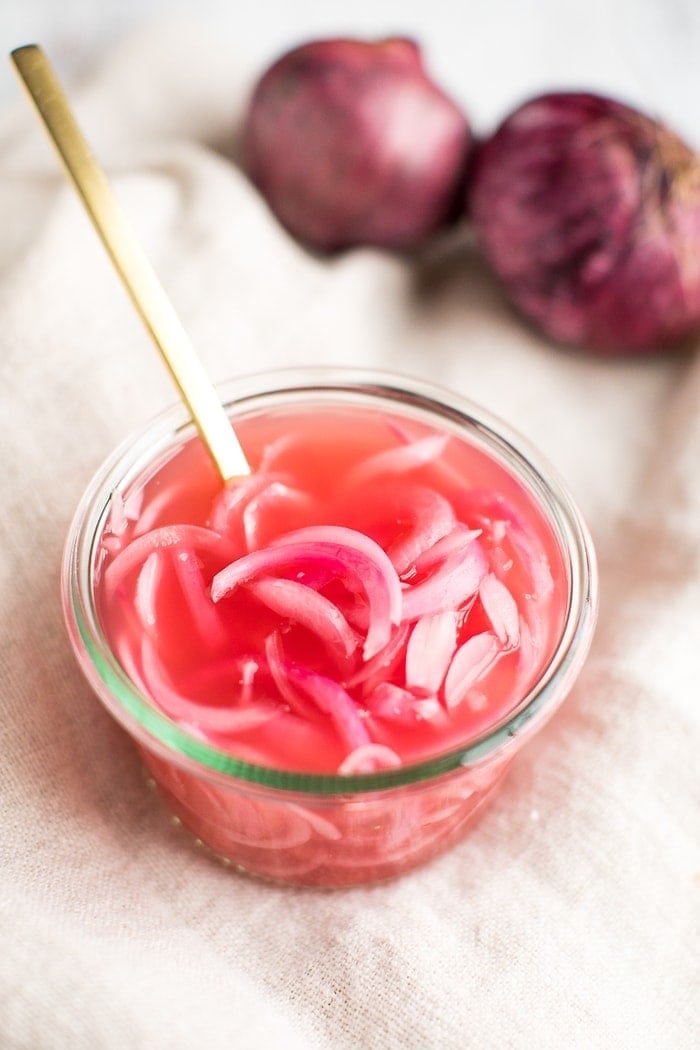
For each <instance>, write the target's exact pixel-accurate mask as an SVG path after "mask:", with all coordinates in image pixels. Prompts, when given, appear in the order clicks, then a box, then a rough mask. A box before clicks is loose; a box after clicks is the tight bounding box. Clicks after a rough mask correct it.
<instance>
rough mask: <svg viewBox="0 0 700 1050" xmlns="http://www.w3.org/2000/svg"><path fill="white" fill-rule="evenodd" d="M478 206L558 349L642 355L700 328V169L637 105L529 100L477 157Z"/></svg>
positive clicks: (498, 252) (474, 205)
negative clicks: (573, 347) (570, 346)
mask: <svg viewBox="0 0 700 1050" xmlns="http://www.w3.org/2000/svg"><path fill="white" fill-rule="evenodd" d="M470 210H471V214H472V218H473V221H474V225H475V229H476V233H477V237H478V240H479V242H480V244H481V247H482V249H483V251H484V253H485V255H486V257H487V259H488V261H489V263H490V265H491V266H492V267H493V269H494V270H495V272H496V273H497V274H498V276H499V277H500V278H501V280H502V281H503V283H504V285H505V288H506V290H507V292H508V294H509V295H510V297H511V299H512V300H513V302H514V303H515V304H516V305H517V306H518V307H519V309H520V310H522V312H523V313H524V314H526V315H527V316H528V317H529V318H530V319H531V320H532V321H534V322H535V323H536V324H537V325H539V326H540V327H541V328H542V329H543V330H544V331H545V332H547V333H548V334H549V335H551V336H553V337H554V338H555V339H558V340H561V341H563V342H565V343H570V344H573V345H579V346H587V347H589V348H591V349H595V350H600V351H613V352H615V351H621V352H622V351H626V352H634V351H645V350H652V349H655V348H658V347H661V346H663V345H666V344H669V343H671V342H673V341H675V340H677V339H679V338H681V337H682V336H684V335H686V334H688V333H689V332H690V331H691V330H693V329H694V328H695V327H696V326H698V325H699V324H700V250H699V248H698V245H699V244H700V162H699V159H698V157H697V156H696V155H694V154H693V153H692V151H691V150H690V149H689V148H688V147H687V146H686V145H685V144H684V143H683V142H682V141H681V140H680V139H679V138H678V136H677V135H675V134H674V133H673V132H672V131H670V130H669V129H668V128H666V127H664V126H663V125H662V124H659V123H657V122H656V121H654V120H651V119H650V118H649V117H646V116H644V115H643V114H642V113H639V112H637V111H636V110H634V109H631V108H630V107H628V106H625V105H622V104H621V103H619V102H615V101H613V100H611V99H607V98H603V97H600V96H597V95H590V94H574V93H562V94H550V95H543V96H542V97H540V98H536V99H534V100H532V101H530V102H527V103H525V105H523V106H521V107H520V108H519V109H518V110H516V111H515V112H514V113H513V114H511V115H510V116H509V117H508V118H507V119H506V120H505V121H504V122H503V124H501V126H500V128H499V129H498V130H497V131H496V133H495V134H494V135H493V137H492V138H490V139H489V140H488V141H487V142H485V143H484V145H483V146H482V147H481V148H480V150H479V154H478V156H477V158H476V161H475V164H474V170H473V172H472V176H471V185H470Z"/></svg>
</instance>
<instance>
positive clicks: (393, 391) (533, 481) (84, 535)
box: [61, 368, 597, 796]
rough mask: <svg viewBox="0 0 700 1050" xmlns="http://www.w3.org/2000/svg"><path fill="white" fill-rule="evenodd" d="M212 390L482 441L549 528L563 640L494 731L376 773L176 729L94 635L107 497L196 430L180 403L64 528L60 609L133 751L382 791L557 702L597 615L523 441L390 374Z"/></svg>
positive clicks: (554, 486) (463, 757)
mask: <svg viewBox="0 0 700 1050" xmlns="http://www.w3.org/2000/svg"><path fill="white" fill-rule="evenodd" d="M217 391H218V393H219V395H220V396H221V398H222V400H223V401H224V404H225V406H226V408H227V411H229V412H230V413H231V415H232V417H233V418H234V419H235V417H236V415H240V414H241V413H244V412H248V411H249V410H253V409H254V408H255V407H256V406H258V405H260V404H265V403H267V407H272V406H270V404H269V403H270V401H274V402H275V404H274V407H275V408H279V407H280V406H279V399H280V398H287V401H286V402H285V404H287V403H289V401H290V399H291V401H292V402H294V400H296V401H297V402H298V403H303V402H304V401H308V400H309V398H313V397H315V398H322V397H323V396H324V395H325V397H326V399H327V398H328V397H329V396H330V395H338V396H341V397H343V398H346V399H347V398H349V399H352V398H353V397H355V398H356V399H357V401H358V403H360V402H362V403H364V404H366V400H367V398H369V399H370V400H373V401H374V402H375V404H376V406H377V407H380V406H382V407H384V408H385V409H386V408H388V406H389V405H392V404H393V406H394V408H395V409H396V411H397V412H403V413H404V414H406V409H407V407H408V406H412V407H413V409H414V410H415V411H420V412H422V413H423V414H424V416H425V418H427V419H431V420H432V422H433V424H434V425H438V424H441V425H442V426H443V427H444V426H445V425H450V424H451V425H453V426H454V427H455V428H461V429H462V431H464V432H463V433H462V435H461V436H462V438H463V439H468V440H470V441H472V442H473V443H477V444H481V446H482V447H483V448H485V450H486V451H487V452H488V453H489V454H490V455H491V456H492V458H496V459H497V460H499V461H500V462H501V464H502V465H504V464H505V465H506V469H509V470H510V472H511V473H512V474H514V475H515V477H516V478H517V480H518V481H519V482H520V483H521V484H523V485H524V486H525V488H526V489H527V490H528V492H529V493H530V495H531V496H532V497H533V498H534V499H535V502H536V504H537V506H538V507H539V509H540V511H541V513H542V514H543V516H544V517H545V519H546V520H547V522H548V524H549V525H550V527H552V529H553V531H554V533H555V535H556V537H557V541H558V543H559V545H560V549H561V554H562V557H563V560H564V561H565V563H566V568H567V571H568V574H569V580H568V600H567V607H566V612H565V616H564V623H563V626H562V630H561V636H560V638H559V641H558V643H557V645H556V647H555V649H554V652H553V653H552V654H551V656H550V659H549V660H548V662H547V664H546V666H545V667H544V668H543V669H542V671H541V673H540V674H539V676H538V678H537V681H536V682H534V683H533V685H532V687H531V688H530V689H529V691H528V692H527V693H526V695H525V696H524V697H523V698H522V700H521V701H520V703H519V704H517V705H516V707H515V708H514V710H513V711H511V712H510V713H509V714H508V715H507V716H505V717H504V718H503V719H502V720H500V721H499V722H497V723H496V725H494V726H491V727H489V728H488V729H486V730H484V731H483V732H482V733H480V734H479V735H478V736H476V737H474V738H472V739H470V740H468V741H467V742H466V743H464V744H462V745H460V746H458V747H452V748H450V749H449V750H447V751H445V752H441V753H438V754H436V755H434V756H431V757H430V758H428V759H424V760H422V761H420V762H417V763H411V764H406V765H401V766H400V767H397V768H394V769H388V770H382V771H379V772H375V773H357V774H322V773H304V772H299V771H294V770H284V769H279V768H274V767H269V766H259V765H255V764H253V763H249V762H244V761H242V760H240V759H237V758H236V757H235V756H234V755H232V754H230V753H229V752H226V751H223V750H222V749H220V748H217V747H216V746H215V745H213V744H209V743H207V742H205V741H203V740H201V739H199V738H197V737H196V736H194V735H193V734H191V733H189V732H188V731H187V730H186V729H185V728H183V727H182V726H180V725H177V724H176V723H175V722H173V721H172V720H171V719H170V718H168V716H167V715H165V714H164V713H163V712H161V711H160V710H159V709H158V708H157V707H156V706H155V704H154V703H153V702H152V701H151V700H149V698H148V697H147V696H145V695H144V694H143V693H141V692H140V691H139V689H138V688H137V686H136V685H135V684H134V683H133V682H131V680H130V679H129V677H128V675H127V674H126V672H125V671H124V669H123V668H122V667H121V665H120V664H119V662H118V661H117V659H116V656H115V655H114V653H113V652H112V649H111V647H110V644H109V642H108V640H107V637H106V635H105V633H104V631H103V630H102V627H101V624H100V621H99V617H98V614H97V609H96V604H95V600H94V588H93V582H94V562H95V552H96V547H97V543H98V542H99V539H100V537H101V534H102V529H103V528H104V523H105V519H106V515H107V511H108V508H109V505H110V501H111V498H112V493H113V492H114V491H115V489H117V488H118V487H119V486H120V485H123V484H124V483H125V481H127V479H128V480H133V479H135V478H136V477H138V476H140V475H141V474H142V473H143V471H144V469H145V468H146V467H147V466H148V464H149V463H151V462H153V461H154V459H155V458H157V456H158V455H159V453H161V452H162V451H164V450H166V449H168V448H174V447H176V446H179V445H180V444H182V443H183V442H184V441H185V440H187V439H188V438H189V437H190V436H193V435H194V434H195V429H194V425H193V423H192V422H191V420H190V419H189V417H188V415H187V412H186V409H185V408H184V406H182V405H179V404H176V405H173V406H171V407H170V408H168V409H166V410H165V411H164V412H162V413H160V414H159V415H158V416H156V417H155V418H154V419H152V420H151V421H150V422H149V423H147V424H146V425H145V426H144V427H143V428H141V429H140V430H139V431H138V432H137V433H135V434H132V435H131V436H130V437H128V438H127V439H126V440H125V441H124V442H122V443H121V444H120V445H119V446H118V447H117V448H116V449H115V450H114V452H113V453H112V455H111V456H110V457H108V459H107V460H105V462H104V463H103V464H102V466H101V467H100V468H99V469H98V471H97V472H96V473H95V475H94V476H93V478H92V480H91V481H90V483H89V484H88V487H87V489H86V490H85V492H84V494H83V497H82V499H81V501H80V503H79V504H78V507H77V509H76V512H75V515H74V517H73V520H72V523H71V525H70V527H69V530H68V535H67V539H66V545H65V550H64V556H63V564H62V573H61V588H62V600H63V612H64V618H65V622H66V626H67V629H68V634H69V637H70V640H71V643H72V646H73V649H74V652H75V655H76V657H77V659H78V663H79V665H80V667H81V669H82V671H83V674H84V675H85V677H86V678H87V680H88V682H89V683H90V685H91V686H92V688H93V690H94V691H95V692H96V693H97V695H98V697H99V699H100V700H101V701H102V702H103V704H104V705H105V706H106V707H107V709H108V710H109V711H110V713H111V714H112V716H113V717H114V718H115V719H116V720H117V721H118V722H120V723H121V724H122V725H123V726H124V727H125V728H126V729H127V731H128V732H129V733H130V734H131V735H132V737H134V738H135V739H136V740H137V741H138V742H139V743H140V744H142V745H143V746H145V747H148V748H149V749H150V750H152V751H155V752H157V753H159V754H160V755H161V756H162V757H165V758H167V759H169V760H170V761H176V762H177V763H178V764H179V765H181V766H183V767H186V768H189V769H191V770H193V771H198V772H199V773H200V775H201V774H205V775H207V776H208V777H210V778H211V779H215V780H216V779H221V780H223V782H230V780H231V779H235V780H236V781H239V782H240V781H244V782H247V783H249V784H250V786H251V787H252V786H254V785H256V784H257V785H260V786H264V787H268V788H277V789H280V790H285V791H293V792H299V793H301V794H310V793H311V794H316V795H322V796H338V795H348V794H357V793H358V792H372V791H380V790H386V789H389V788H393V787H398V786H401V785H407V784H412V783H417V782H420V781H426V780H432V779H434V778H436V777H439V776H442V775H444V774H447V773H450V772H452V771H454V770H457V769H459V768H461V767H464V766H470V765H473V764H476V763H478V762H481V761H482V760H484V759H485V758H486V757H487V756H489V755H491V754H493V753H494V752H496V751H498V750H500V749H501V748H502V747H503V745H505V744H507V743H508V741H511V740H512V739H513V738H514V737H515V736H517V735H519V734H520V733H521V732H522V731H523V730H524V729H525V727H526V726H527V725H528V724H529V723H532V722H533V720H534V719H535V718H536V716H538V715H542V714H543V713H545V712H546V711H547V710H548V709H549V707H550V706H553V704H554V701H555V700H556V699H557V697H559V696H561V698H563V696H564V695H565V693H566V691H568V684H569V683H570V682H571V681H572V680H573V678H574V677H575V676H576V674H577V673H578V671H579V670H580V668H581V666H582V664H583V661H584V659H585V657H586V655H587V653H588V650H589V648H590V643H591V639H592V634H593V629H594V626H595V620H596V614H597V568H596V561H595V553H594V550H593V544H592V541H591V538H590V535H589V532H588V529H587V527H586V525H585V522H584V520H583V518H582V515H581V513H580V511H579V509H578V507H577V505H576V503H575V501H574V500H573V498H572V496H571V494H570V493H569V491H568V488H567V487H566V485H565V484H564V482H563V481H562V480H561V479H560V478H559V477H558V475H557V474H556V472H555V471H554V470H553V468H552V467H551V466H550V465H549V464H548V463H547V462H546V461H545V459H544V458H543V457H542V456H541V455H540V454H539V453H538V452H536V451H535V450H534V449H533V448H532V447H531V446H530V445H529V443H528V442H527V441H526V440H525V439H524V438H522V436H521V435H519V434H517V433H516V432H515V431H514V430H513V429H512V428H511V427H509V426H508V425H507V424H505V423H503V422H502V421H501V420H500V419H498V418H497V417H496V416H495V415H493V414H492V413H490V412H489V411H487V410H486V409H483V408H481V406H478V405H477V404H475V403H473V402H471V401H470V400H468V399H466V398H463V397H461V396H459V395H456V394H453V393H452V392H451V391H448V390H447V389H444V388H442V387H439V386H437V385H434V384H432V383H427V382H424V381H422V380H418V379H413V378H409V377H406V376H403V375H399V374H396V373H392V372H384V371H374V370H368V369H352V368H296V369H289V370H285V371H282V372H280V371H274V372H272V371H270V372H259V373H255V374H253V375H248V376H244V377H239V378H236V379H235V380H229V381H227V382H225V383H222V384H220V385H219V386H218V387H217Z"/></svg>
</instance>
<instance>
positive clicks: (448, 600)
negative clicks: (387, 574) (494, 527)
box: [401, 540, 488, 621]
mask: <svg viewBox="0 0 700 1050" xmlns="http://www.w3.org/2000/svg"><path fill="white" fill-rule="evenodd" d="M487 571H488V564H487V561H486V556H485V554H484V552H483V549H482V547H481V545H480V543H479V541H478V540H472V542H471V543H470V544H469V545H468V546H467V547H466V548H465V549H464V550H463V551H459V552H457V553H455V554H451V555H450V556H449V557H448V558H446V559H445V561H444V562H443V563H442V564H441V565H440V566H439V567H438V568H437V569H436V570H435V572H434V573H433V574H432V576H428V578H427V579H425V580H423V581H422V582H421V583H417V584H415V585H414V586H412V587H407V588H406V589H405V590H404V592H403V605H402V610H401V619H402V620H403V621H410V620H418V619H419V618H420V617H422V616H433V615H435V613H440V612H445V611H447V610H449V609H458V608H459V607H460V606H461V605H463V604H464V603H465V602H466V601H468V600H469V598H471V597H472V596H473V595H474V594H476V592H477V591H478V589H479V585H480V583H481V581H482V580H483V578H484V576H485V575H486V573H487Z"/></svg>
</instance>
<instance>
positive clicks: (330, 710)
mask: <svg viewBox="0 0 700 1050" xmlns="http://www.w3.org/2000/svg"><path fill="white" fill-rule="evenodd" d="M287 676H288V678H289V681H290V682H291V684H292V685H293V686H295V687H296V688H298V689H300V690H301V691H302V692H303V693H304V694H305V695H306V696H308V698H309V699H310V700H313V701H314V703H315V704H316V705H317V706H318V708H319V710H320V711H322V712H323V713H324V714H327V715H329V716H330V718H331V720H332V722H333V724H334V726H335V728H336V729H337V731H338V735H339V736H340V737H341V739H342V740H343V742H344V743H345V744H346V745H347V747H348V748H349V750H350V751H353V750H354V749H355V748H358V747H363V746H364V745H365V744H369V743H371V740H370V736H369V733H368V732H367V728H366V726H365V724H364V722H363V721H362V719H361V718H360V715H359V712H358V709H357V706H356V705H355V701H354V700H353V699H352V697H351V696H350V694H349V693H348V692H346V691H345V689H343V687H342V685H339V684H338V683H337V682H334V681H333V679H332V678H326V676H325V675H322V674H317V672H316V671H310V670H308V669H307V668H306V667H299V666H297V665H296V664H290V665H289V666H288V667H287Z"/></svg>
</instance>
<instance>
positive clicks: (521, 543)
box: [469, 491, 554, 599]
mask: <svg viewBox="0 0 700 1050" xmlns="http://www.w3.org/2000/svg"><path fill="white" fill-rule="evenodd" d="M469 495H470V499H471V501H472V503H473V504H474V505H478V506H479V508H480V510H481V511H482V512H483V513H484V514H485V515H486V516H487V517H488V519H489V520H490V521H491V522H493V524H494V525H496V524H498V525H500V528H501V530H502V529H503V527H504V526H505V531H506V534H507V536H508V538H509V540H510V542H511V545H512V546H513V548H514V550H515V552H516V553H517V554H518V555H519V557H520V558H521V560H522V562H523V565H524V566H525V569H526V571H527V572H528V573H529V575H530V578H531V580H532V584H533V595H532V596H533V598H536V599H542V598H547V597H548V596H549V595H550V594H551V593H552V590H553V589H554V580H553V578H552V570H551V568H550V565H549V559H548V558H547V554H546V551H545V550H544V548H543V546H542V543H541V541H540V539H539V537H538V536H537V534H536V533H535V532H534V531H533V530H532V529H531V528H530V526H529V525H528V523H527V521H526V520H525V518H524V517H523V515H522V514H521V513H520V511H519V510H518V508H517V507H515V506H513V504H512V503H511V502H510V501H509V500H507V499H506V498H505V497H504V496H493V494H492V493H489V492H481V491H480V492H476V491H473V492H470V494H469ZM494 538H496V537H495V536H494Z"/></svg>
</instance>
